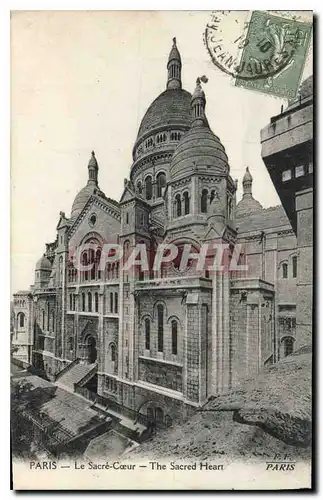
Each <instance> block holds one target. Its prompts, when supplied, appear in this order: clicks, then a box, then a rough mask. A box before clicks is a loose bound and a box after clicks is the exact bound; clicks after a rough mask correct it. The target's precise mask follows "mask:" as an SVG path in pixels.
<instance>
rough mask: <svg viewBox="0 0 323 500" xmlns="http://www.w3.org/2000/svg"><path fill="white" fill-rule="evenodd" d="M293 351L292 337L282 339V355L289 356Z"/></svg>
mask: <svg viewBox="0 0 323 500" xmlns="http://www.w3.org/2000/svg"><path fill="white" fill-rule="evenodd" d="M293 351H294V339H293V338H292V337H287V338H286V339H285V340H284V356H289V355H290V354H292V352H293Z"/></svg>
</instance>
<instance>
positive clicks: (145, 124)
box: [137, 89, 192, 141]
mask: <svg viewBox="0 0 323 500" xmlns="http://www.w3.org/2000/svg"><path fill="white" fill-rule="evenodd" d="M191 97H192V96H191V94H190V93H189V92H187V91H186V90H183V89H167V90H165V92H163V93H162V94H160V95H159V96H158V97H157V99H155V100H154V101H153V103H152V104H151V105H150V106H149V108H148V110H147V111H146V114H145V116H144V117H143V119H142V122H141V125H140V127H139V132H138V136H137V141H138V140H139V139H140V138H141V137H142V136H143V135H144V134H146V133H148V132H151V131H153V130H155V129H158V128H159V127H164V126H167V125H184V126H186V127H190V126H191V121H192V111H191Z"/></svg>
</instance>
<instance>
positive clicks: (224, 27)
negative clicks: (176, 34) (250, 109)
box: [204, 11, 312, 99]
mask: <svg viewBox="0 0 323 500" xmlns="http://www.w3.org/2000/svg"><path fill="white" fill-rule="evenodd" d="M311 32H312V24H311V23H310V22H301V21H299V20H297V19H296V16H294V17H292V18H287V17H283V16H280V15H273V14H272V13H268V12H266V11H253V12H237V11H234V12H231V11H221V12H216V13H213V14H212V16H211V22H210V23H208V24H207V26H206V29H205V33H204V42H205V45H206V48H207V50H208V52H209V54H210V57H211V59H212V62H213V63H214V64H215V66H216V67H217V68H219V69H220V70H221V71H223V72H225V73H227V74H228V75H231V76H232V77H233V82H234V85H236V86H238V87H243V88H246V89H251V90H257V91H260V92H264V93H267V94H271V95H276V96H279V97H286V98H289V99H290V98H293V97H295V96H296V95H297V91H298V88H299V84H300V81H301V77H302V73H303V68H304V64H305V61H306V57H307V54H308V50H309V45H310V41H311Z"/></svg>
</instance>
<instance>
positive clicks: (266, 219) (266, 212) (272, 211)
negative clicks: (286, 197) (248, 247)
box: [236, 205, 291, 235]
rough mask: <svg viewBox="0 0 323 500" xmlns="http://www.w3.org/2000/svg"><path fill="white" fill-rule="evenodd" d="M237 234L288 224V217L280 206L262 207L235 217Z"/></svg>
mask: <svg viewBox="0 0 323 500" xmlns="http://www.w3.org/2000/svg"><path fill="white" fill-rule="evenodd" d="M236 224H237V231H238V235H240V234H241V233H248V232H252V231H263V230H264V229H269V228H272V227H274V228H279V227H281V226H290V227H291V225H290V222H289V219H288V217H287V215H286V213H285V211H284V209H283V207H282V205H277V206H275V207H270V208H264V209H263V210H261V211H259V212H255V213H247V214H244V215H243V216H242V217H237V218H236Z"/></svg>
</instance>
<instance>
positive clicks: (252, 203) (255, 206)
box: [236, 195, 263, 217]
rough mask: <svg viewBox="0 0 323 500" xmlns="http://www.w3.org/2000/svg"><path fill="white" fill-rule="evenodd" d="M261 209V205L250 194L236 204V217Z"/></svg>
mask: <svg viewBox="0 0 323 500" xmlns="http://www.w3.org/2000/svg"><path fill="white" fill-rule="evenodd" d="M262 210H263V207H262V205H261V204H260V203H259V201H257V200H255V199H254V197H253V196H252V195H249V196H245V197H244V198H242V200H240V201H239V203H238V204H237V206H236V217H243V216H244V215H247V214H252V213H255V212H261V211H262Z"/></svg>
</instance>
